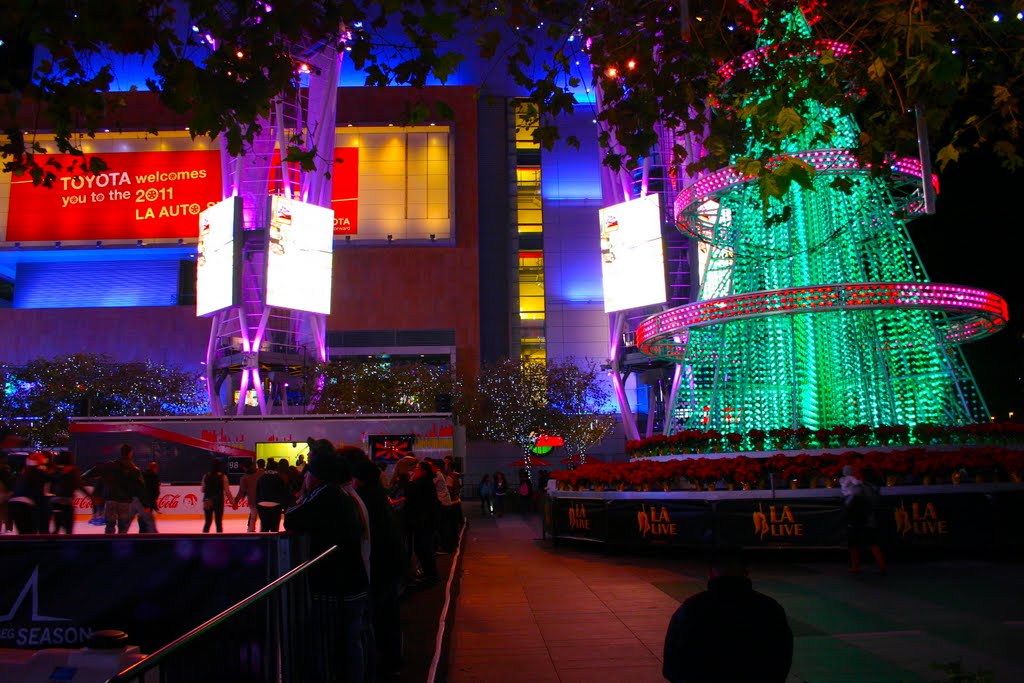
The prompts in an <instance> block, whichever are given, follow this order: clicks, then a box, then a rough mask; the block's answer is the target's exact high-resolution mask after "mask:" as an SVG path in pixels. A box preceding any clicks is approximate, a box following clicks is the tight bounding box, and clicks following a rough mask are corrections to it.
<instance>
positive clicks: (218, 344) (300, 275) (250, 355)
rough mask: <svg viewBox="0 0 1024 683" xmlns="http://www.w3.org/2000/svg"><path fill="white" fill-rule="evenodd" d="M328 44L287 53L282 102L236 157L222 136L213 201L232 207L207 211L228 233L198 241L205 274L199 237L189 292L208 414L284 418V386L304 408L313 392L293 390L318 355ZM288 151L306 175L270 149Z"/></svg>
mask: <svg viewBox="0 0 1024 683" xmlns="http://www.w3.org/2000/svg"><path fill="white" fill-rule="evenodd" d="M335 38H337V36H336V37H335ZM342 38H344V36H343V37H342ZM338 44H339V41H338V40H332V39H328V38H325V39H324V40H322V41H319V42H316V43H315V44H313V45H312V46H311V47H303V46H293V47H292V53H293V55H294V60H295V65H296V73H295V79H296V88H295V92H294V94H293V95H291V96H289V97H286V96H284V95H282V96H281V97H278V98H277V99H276V100H275V101H273V102H272V103H271V106H270V113H269V115H268V118H266V119H263V120H261V122H260V123H261V126H262V128H261V130H260V132H259V133H258V134H257V136H256V137H255V139H254V140H253V142H252V143H251V144H248V145H245V147H244V149H243V151H242V153H241V154H238V155H232V154H231V153H230V152H229V151H228V148H227V142H226V140H223V138H222V147H221V162H222V166H223V168H224V173H223V196H224V197H225V198H226V200H225V201H226V202H227V203H228V204H229V205H230V206H231V207H232V208H230V209H228V208H223V207H221V205H218V207H213V208H214V209H218V208H219V210H220V211H221V212H222V213H221V217H222V219H224V220H227V218H226V217H227V216H228V215H232V216H234V219H235V220H236V221H237V223H236V225H237V229H236V230H235V232H234V233H233V238H232V239H233V240H234V241H232V242H231V244H230V245H226V243H225V242H224V241H223V239H221V240H218V242H219V244H216V245H214V244H211V245H210V247H211V248H219V249H220V255H221V258H220V259H219V262H220V266H221V268H220V270H219V273H220V274H219V275H210V276H209V277H206V276H204V272H203V268H204V265H205V267H209V266H210V265H212V263H211V261H212V256H213V255H212V254H207V253H204V252H205V247H206V244H205V242H204V235H203V234H201V235H200V247H199V257H198V259H199V264H198V265H197V272H198V276H197V293H196V298H197V315H201V316H202V315H206V316H210V317H211V326H210V340H209V344H208V346H207V352H206V368H207V377H206V380H207V392H208V395H209V398H210V408H211V412H212V414H214V415H223V414H224V412H225V405H231V404H232V403H233V404H234V412H235V413H236V414H239V415H241V414H243V413H245V412H246V408H247V406H248V407H250V408H252V409H253V410H258V412H259V414H261V415H268V414H270V413H272V412H275V411H276V412H288V393H289V392H288V386H289V384H290V383H295V384H303V395H304V396H305V401H307V402H308V400H309V398H310V397H311V396H312V395H313V394H314V393H315V389H316V388H315V386H314V387H311V386H308V384H305V383H309V382H310V372H309V371H310V369H311V368H312V366H313V365H314V364H315V363H317V362H320V361H325V360H326V359H327V347H326V331H325V323H326V314H327V313H329V312H330V296H331V264H332V260H333V259H332V250H333V213H332V210H331V208H330V207H331V170H332V167H333V164H334V159H333V158H332V152H333V150H334V147H335V139H334V135H335V125H334V121H335V118H336V110H337V83H338V74H339V70H340V65H341V55H342V54H343V52H340V51H339V49H338ZM290 146H297V147H299V149H300V151H301V152H304V153H308V152H313V153H314V154H312V155H311V157H310V159H311V161H312V164H313V166H312V168H309V167H308V166H307V167H303V165H302V164H300V163H298V162H289V161H287V160H286V159H285V156H286V155H285V154H284V153H283V152H282V150H285V149H287V148H288V147H290ZM318 150H319V151H318ZM323 150H328V151H326V152H325V151H323ZM211 211H212V209H211ZM205 213H206V212H204V217H205ZM200 223H201V225H200V230H201V231H203V230H207V229H208V227H207V224H204V223H203V221H202V220H201V221H200ZM224 230H225V231H226V228H225V229H224ZM222 236H223V235H222ZM230 254H233V256H229V255H230ZM230 258H233V259H234V260H233V262H232V263H231V265H230V267H227V265H226V263H225V262H226V261H228V260H229V259H230ZM204 261H205V264H204ZM225 268H226V270H225ZM275 406H279V407H275ZM303 409H304V406H303Z"/></svg>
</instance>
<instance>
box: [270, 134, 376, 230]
mask: <svg viewBox="0 0 1024 683" xmlns="http://www.w3.org/2000/svg"><path fill="white" fill-rule="evenodd" d="M289 165H290V166H292V167H294V168H293V169H290V170H289V174H291V173H293V172H295V171H296V170H297V167H298V164H296V163H292V162H289ZM280 169H281V154H280V153H279V152H274V156H273V157H271V159H270V181H269V183H268V185H269V187H271V188H274V189H273V192H272V194H273V193H278V194H280V192H281V190H280V189H277V188H278V185H277V184H278V183H279V182H280V179H281V171H280ZM291 177H294V176H293V175H292V176H291ZM331 208H332V209H334V235H335V236H338V235H357V234H359V148H358V147H336V148H335V150H334V168H333V169H331Z"/></svg>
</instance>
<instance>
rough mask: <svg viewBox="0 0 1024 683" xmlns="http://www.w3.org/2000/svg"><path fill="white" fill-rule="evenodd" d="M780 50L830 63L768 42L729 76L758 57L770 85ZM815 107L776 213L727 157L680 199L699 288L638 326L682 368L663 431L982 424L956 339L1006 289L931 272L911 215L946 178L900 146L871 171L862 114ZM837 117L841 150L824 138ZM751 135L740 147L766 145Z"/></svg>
mask: <svg viewBox="0 0 1024 683" xmlns="http://www.w3.org/2000/svg"><path fill="white" fill-rule="evenodd" d="M781 19H782V20H783V21H785V22H787V24H788V31H787V35H788V36H793V35H794V34H796V35H798V36H799V37H802V38H809V37H810V28H809V26H808V25H807V22H806V20H805V19H804V17H803V14H802V13H801V12H800V11H799V10H797V11H795V12H793V13H791V14H788V15H784V16H783V17H781ZM817 45H818V46H819V48H818V49H819V50H820V51H826V50H828V51H831V52H832V53H833V54H834V55H835V56H836V57H839V58H843V57H845V56H846V55H847V54H848V53H849V48H848V47H846V46H845V45H842V44H838V43H834V42H831V41H818V42H817ZM777 48H778V49H777ZM766 54H771V56H772V58H771V59H766V58H765V55H766ZM772 60H790V61H791V60H796V61H798V62H799V63H801V64H802V65H804V66H805V67H809V68H820V67H819V66H818V64H819V61H818V60H817V59H812V60H807V59H806V57H804V56H801V55H793V54H786V51H785V49H784V48H779V47H778V46H775V45H768V44H764V45H760V46H759V47H758V49H757V50H755V51H753V52H752V53H749V54H747V55H745V56H744V57H742V58H741V60H740V62H739V64H738V65H727V66H726V67H725V68H723V69H722V71H721V75H722V76H723V77H724V78H728V77H730V76H731V75H732V74H734V73H735V72H736V70H737V69H751V70H763V71H766V72H767V73H766V75H765V77H764V78H762V79H760V80H761V82H764V83H773V84H774V83H777V82H784V80H782V79H778V78H775V77H774V76H775V73H774V72H773V71H772V70H771V68H772V66H771V62H772ZM765 87H767V86H765ZM769 95H770V93H769V92H767V91H762V92H757V91H755V93H754V95H753V96H752V98H751V100H749V101H750V102H751V103H756V102H757V101H758V100H760V99H762V98H764V97H767V96H769ZM805 112H809V113H808V114H805V125H804V127H803V128H802V129H801V130H800V131H798V132H796V133H793V134H791V135H789V136H788V137H785V138H784V140H783V143H782V151H783V152H784V154H785V155H788V156H789V157H790V158H791V159H797V160H799V162H802V163H804V164H806V165H808V166H810V167H813V169H814V174H813V175H812V176H811V178H810V181H809V182H810V185H811V186H810V187H801V186H800V185H799V184H798V183H796V182H794V183H793V184H792V186H791V188H790V189H789V191H788V193H787V194H786V195H785V196H784V197H783V198H782V199H781V200H777V199H771V200H770V201H769V203H768V205H767V211H766V210H765V209H764V208H763V207H762V199H761V196H760V190H759V188H758V185H757V182H756V178H753V177H747V176H744V175H742V174H740V173H738V172H737V171H735V170H734V169H732V168H725V169H722V170H720V171H718V172H716V173H713V174H711V175H709V176H706V177H704V178H702V179H700V180H698V181H697V182H695V183H693V184H692V185H690V186H689V187H687V188H685V189H684V190H683V191H682V192H680V193H679V195H678V196H677V198H676V200H675V216H676V221H677V226H678V228H679V230H680V231H681V232H683V233H685V234H686V235H689V236H691V237H693V238H694V239H695V240H697V241H698V242H699V244H700V247H701V251H702V252H703V253H702V258H701V270H702V273H701V275H702V277H701V286H700V290H699V293H698V296H697V300H696V301H694V302H693V303H690V304H688V305H685V306H680V307H676V308H673V309H671V310H668V311H664V312H662V313H658V314H656V315H653V316H651V317H649V318H648V319H646V320H644V321H643V322H642V323H641V324H640V325H639V326H638V328H637V332H636V343H637V346H638V347H639V349H640V350H641V351H642V352H643V353H645V354H648V355H650V356H653V357H657V358H663V359H668V360H671V361H673V362H675V363H678V364H680V366H681V370H682V375H683V381H682V387H681V389H680V391H679V392H678V393H677V395H676V399H675V405H674V406H673V410H672V414H671V423H670V425H669V429H668V430H667V433H669V434H671V433H673V432H675V431H680V430H683V429H717V430H720V431H722V432H739V433H746V432H747V431H748V430H750V429H755V428H756V429H761V430H764V431H768V430H769V429H775V428H798V427H807V428H810V429H812V430H816V429H820V428H830V427H833V426H836V425H858V424H867V425H870V426H878V425H887V424H889V425H892V424H904V425H910V426H913V425H916V424H919V423H933V424H939V425H957V424H968V423H975V422H984V421H987V420H988V411H987V409H986V407H985V404H984V401H983V400H982V397H981V395H980V393H979V391H978V388H977V386H976V384H975V382H974V379H973V377H972V376H971V373H970V371H969V369H968V367H967V365H966V363H965V362H964V359H963V356H962V354H961V352H960V350H959V348H958V344H960V343H962V342H966V341H970V340H974V339H977V338H980V337H984V336H986V335H989V334H992V333H994V332H996V331H998V330H999V329H1001V328H1002V327H1003V326H1004V325H1005V324H1006V321H1007V307H1006V302H1005V301H1004V300H1003V299H1002V298H1000V297H999V296H997V295H995V294H992V293H990V292H986V291H982V290H979V289H973V288H969V287H961V286H958V285H951V284H938V283H932V282H929V281H928V278H927V275H926V273H925V270H924V268H923V266H922V264H921V262H920V259H919V258H918V255H917V252H916V251H915V249H914V246H913V244H912V242H911V240H910V238H909V236H908V234H907V231H906V228H905V225H904V223H905V221H906V220H909V219H911V218H913V217H915V216H918V215H920V214H921V213H922V212H923V211H924V208H925V202H924V187H923V183H935V182H936V181H935V180H934V179H933V178H931V177H929V178H922V176H923V173H922V165H921V162H920V161H919V160H916V159H900V158H891V159H889V166H890V170H891V174H890V175H889V176H888V177H885V176H877V177H876V176H873V175H872V174H871V172H870V169H868V168H865V167H864V166H862V165H861V164H859V163H858V161H857V160H856V158H855V157H854V155H853V154H852V153H851V152H849V151H848V148H854V147H856V146H857V144H858V136H859V133H860V131H859V128H858V126H857V124H856V123H855V121H854V120H853V119H852V117H849V116H840V115H839V114H838V113H837V112H836V111H835V110H834V109H830V108H828V107H826V106H824V105H821V104H820V103H816V102H810V103H805ZM829 127H832V128H833V129H834V134H833V135H832V137H831V143H832V148H829V149H816V148H815V147H814V143H813V139H814V138H815V136H816V135H820V132H821V131H822V130H827V129H828V128H829ZM755 137H756V136H754V135H752V136H751V138H752V140H751V142H750V144H749V145H748V149H747V150H746V153H745V155H744V156H746V157H750V158H758V157H759V156H760V148H759V145H758V143H757V142H756V141H755V140H754V138H755ZM783 161H784V159H783V158H776V159H773V160H772V161H771V162H770V163H775V164H779V163H783ZM790 163H792V162H790Z"/></svg>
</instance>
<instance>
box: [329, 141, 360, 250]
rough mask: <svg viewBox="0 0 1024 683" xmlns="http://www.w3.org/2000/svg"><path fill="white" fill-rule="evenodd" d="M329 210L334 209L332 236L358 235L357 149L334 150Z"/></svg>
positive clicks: (341, 148) (343, 148)
mask: <svg viewBox="0 0 1024 683" xmlns="http://www.w3.org/2000/svg"><path fill="white" fill-rule="evenodd" d="M331 208H333V209H334V234H335V235H355V234H358V233H359V148H358V147H338V148H336V149H335V150H334V173H333V174H332V175H331Z"/></svg>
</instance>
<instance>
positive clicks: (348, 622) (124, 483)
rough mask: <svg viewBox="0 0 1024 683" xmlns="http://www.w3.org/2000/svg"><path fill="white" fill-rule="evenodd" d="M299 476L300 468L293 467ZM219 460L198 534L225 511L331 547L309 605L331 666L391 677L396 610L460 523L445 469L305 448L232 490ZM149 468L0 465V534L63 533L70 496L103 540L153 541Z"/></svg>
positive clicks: (366, 677) (312, 445)
mask: <svg viewBox="0 0 1024 683" xmlns="http://www.w3.org/2000/svg"><path fill="white" fill-rule="evenodd" d="M300 466H301V467H300ZM231 489H232V487H231V485H230V482H229V480H228V477H227V476H226V474H225V472H224V469H223V464H222V461H221V460H220V459H219V458H213V459H212V460H211V463H210V469H209V471H208V472H207V473H206V474H205V475H204V476H203V478H202V482H201V493H202V501H203V517H204V519H203V528H202V530H203V532H204V533H208V532H210V531H211V530H212V529H215V530H216V531H217V532H221V531H223V515H224V509H225V506H227V505H231V506H232V507H234V508H237V507H238V505H239V504H240V503H241V502H242V501H246V502H247V503H248V506H249V519H248V524H247V528H248V530H249V531H250V532H255V531H257V529H258V530H259V531H262V532H276V531H280V530H281V528H282V526H283V528H284V530H285V531H287V532H290V533H293V534H296V535H306V536H308V538H309V545H310V553H311V556H316V555H318V554H320V553H322V552H323V551H325V550H327V549H328V548H331V547H333V546H337V547H336V549H335V550H334V551H332V553H331V554H330V555H328V556H326V557H325V558H324V560H323V561H321V562H320V563H319V564H318V565H315V567H314V571H313V572H312V574H311V577H310V581H311V588H312V591H313V595H314V601H317V600H319V601H320V604H321V605H322V608H323V609H330V610H334V609H336V610H337V614H336V616H337V617H338V622H337V623H340V624H341V631H342V633H341V640H340V641H339V643H338V647H337V648H335V649H336V651H337V652H338V657H337V661H336V665H337V667H339V670H340V671H341V673H342V674H343V676H344V680H346V681H353V682H355V681H374V680H387V679H388V678H389V677H390V676H393V675H395V674H397V673H399V672H400V671H401V667H402V652H401V643H402V638H401V622H400V610H399V604H400V603H399V599H400V597H401V596H402V594H403V593H405V592H410V591H418V590H427V589H429V588H431V587H433V586H435V585H437V584H439V583H440V576H439V573H438V567H437V561H436V556H437V555H438V554H446V553H451V552H453V551H454V550H455V549H456V548H457V546H458V543H459V533H460V529H461V527H462V523H463V517H462V506H461V500H462V496H461V491H462V479H461V474H460V473H459V471H458V469H457V468H456V466H455V461H454V458H452V457H450V456H449V457H446V458H445V459H443V460H435V459H431V458H423V459H418V458H416V457H414V456H407V457H405V458H403V459H402V460H400V461H398V462H397V463H395V465H394V467H393V471H392V472H391V473H390V475H389V474H388V473H387V472H386V468H384V467H382V466H379V465H378V464H376V463H374V462H373V461H372V460H371V459H370V458H369V457H368V456H367V455H366V453H365V452H363V451H362V450H361V449H359V448H356V447H352V446H346V447H342V448H335V447H334V445H333V444H331V442H330V441H327V440H325V439H320V440H313V439H310V440H309V456H308V461H302V460H300V461H297V463H296V465H291V464H289V463H288V462H287V461H285V460H277V461H274V460H268V461H266V462H264V461H263V460H254V461H253V462H252V463H251V464H250V466H249V467H248V468H247V471H246V472H245V473H244V474H243V475H242V477H241V479H240V481H239V484H238V487H237V490H235V491H232V490H231ZM159 490H160V481H159V469H158V467H157V464H156V462H155V461H154V462H151V463H149V464H148V466H147V467H146V469H140V468H139V467H138V466H137V465H136V464H135V462H134V452H133V450H132V447H131V446H129V445H124V446H122V447H121V448H120V450H119V453H118V457H117V458H115V459H113V460H110V461H108V462H104V463H102V464H100V465H97V466H95V467H93V468H91V469H90V470H89V471H87V472H85V473H82V472H80V471H79V469H78V467H76V466H75V465H74V462H73V458H72V457H71V456H70V455H64V454H46V453H34V454H32V455H31V456H30V457H29V458H27V459H26V461H25V463H24V466H23V467H21V468H20V469H19V471H18V472H17V473H15V472H13V471H12V469H11V468H10V467H9V466H8V465H7V463H6V462H4V461H2V460H0V494H9V495H0V501H2V502H3V506H4V507H3V508H0V513H2V514H3V516H2V517H0V527H2V528H5V529H8V530H9V529H11V528H12V527H13V529H15V530H16V531H17V533H19V534H36V533H58V532H64V533H71V532H72V528H73V523H74V506H73V504H72V502H73V497H74V495H75V493H76V492H81V493H82V494H83V495H85V496H87V497H89V498H90V499H92V501H93V505H94V515H95V516H96V518H99V516H100V515H102V519H103V520H104V521H103V524H104V525H105V531H106V532H107V533H122V534H123V533H127V532H128V530H129V528H130V527H131V525H132V523H133V521H135V520H138V527H139V531H140V532H143V533H147V532H148V533H155V532H156V531H157V529H156V521H155V517H154V513H155V512H156V509H157V503H158V499H159Z"/></svg>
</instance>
